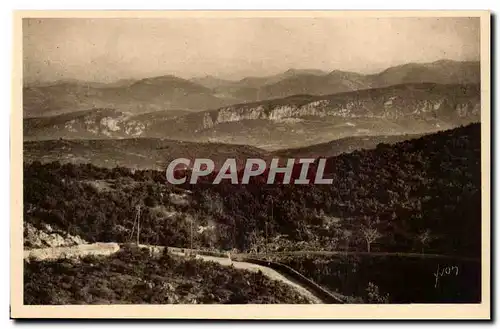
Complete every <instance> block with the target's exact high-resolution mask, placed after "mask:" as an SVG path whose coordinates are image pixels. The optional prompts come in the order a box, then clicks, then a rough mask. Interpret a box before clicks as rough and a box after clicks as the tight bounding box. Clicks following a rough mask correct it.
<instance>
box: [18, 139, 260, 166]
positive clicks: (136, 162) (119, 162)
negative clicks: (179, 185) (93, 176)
mask: <svg viewBox="0 0 500 329" xmlns="http://www.w3.org/2000/svg"><path fill="white" fill-rule="evenodd" d="M23 151H24V153H23V155H24V161H25V162H32V161H41V162H43V163H47V162H52V161H59V162H61V163H72V164H85V163H92V164H93V165H95V166H99V167H105V168H114V167H128V168H138V169H158V170H164V169H165V168H166V166H167V165H168V164H169V163H170V162H171V161H172V160H174V159H177V158H188V159H194V158H209V159H212V160H213V161H214V162H215V164H216V167H217V168H218V167H219V166H220V165H221V164H222V163H223V162H224V161H225V160H226V159H227V158H236V159H237V163H238V164H239V165H244V163H245V161H246V159H247V158H264V159H266V158H267V157H268V156H269V155H268V153H267V152H266V151H264V150H260V149H257V148H254V147H251V146H246V145H229V144H220V143H192V142H183V141H175V140H167V139H157V138H133V139H101V140H59V139H56V140H46V141H32V142H25V143H24V150H23Z"/></svg>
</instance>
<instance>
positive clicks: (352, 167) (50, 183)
mask: <svg viewBox="0 0 500 329" xmlns="http://www.w3.org/2000/svg"><path fill="white" fill-rule="evenodd" d="M480 145H481V143H480V125H479V124H472V125H469V126H466V127H462V128H457V129H454V130H449V131H445V132H440V133H437V134H433V135H428V136H424V137H422V138H419V139H414V140H410V141H405V142H401V143H397V144H395V145H393V146H390V145H385V144H379V145H378V146H377V148H376V149H374V150H369V151H355V152H353V153H350V154H344V155H340V156H337V157H334V158H331V159H329V160H328V163H327V169H326V172H327V175H328V177H330V178H333V182H334V183H333V184H331V185H306V186H304V185H302V186H301V185H279V184H277V185H266V184H263V183H262V182H261V180H262V178H261V177H258V178H257V179H255V180H253V181H251V183H250V184H248V185H232V184H229V182H227V181H224V180H223V183H221V184H219V185H212V184H208V183H207V184H203V183H199V184H196V185H189V184H185V185H184V186H182V188H184V189H186V190H188V192H190V193H187V192H185V191H183V190H182V189H179V188H178V187H174V186H172V185H168V184H165V173H164V172H162V171H153V170H142V171H141V170H136V171H132V170H130V169H127V168H114V169H105V168H98V167H95V166H92V165H72V164H64V165H61V164H59V163H49V164H40V163H39V162H34V163H31V164H25V167H24V204H25V220H26V221H28V222H31V223H33V224H34V225H35V226H40V224H41V223H48V224H51V225H55V226H56V227H57V228H59V229H62V230H67V231H68V233H70V234H73V235H74V234H78V235H80V236H81V237H82V238H84V239H86V240H87V241H90V242H92V241H116V242H126V241H127V240H128V239H129V236H130V230H131V228H132V226H133V221H134V217H135V213H136V206H137V205H138V204H143V205H144V206H145V207H144V209H143V212H142V224H141V226H142V230H141V237H140V239H141V242H142V243H152V244H162V245H175V246H181V247H189V246H190V239H189V237H190V230H191V223H194V224H193V225H194V230H195V234H194V237H193V239H194V245H195V247H213V248H218V249H229V248H238V249H240V250H243V251H258V250H259V249H260V251H262V249H263V248H266V249H269V248H274V249H276V250H286V249H316V250H318V249H319V250H321V249H323V250H349V251H391V252H420V253H438V254H449V255H461V256H470V257H477V258H478V257H479V255H480V245H481V236H480V232H481V230H480V228H481V212H480V210H481V194H480V186H481V181H480ZM207 179H208V180H210V178H207ZM199 226H205V227H206V228H210V229H207V230H205V231H204V232H202V233H196V232H197V230H198V227H199Z"/></svg>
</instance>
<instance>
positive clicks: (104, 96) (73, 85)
mask: <svg viewBox="0 0 500 329" xmlns="http://www.w3.org/2000/svg"><path fill="white" fill-rule="evenodd" d="M232 102H233V101H232V100H228V99H224V98H220V97H217V96H215V93H214V91H213V90H211V89H208V88H206V87H203V86H201V85H198V84H195V83H193V82H191V81H188V80H184V79H181V78H178V77H174V76H161V77H154V78H147V79H142V80H139V81H131V80H122V81H118V82H116V83H114V84H113V85H98V86H97V85H95V84H88V83H84V82H74V81H72V82H61V83H56V84H50V85H41V86H28V87H25V88H24V89H23V109H24V115H25V116H26V117H30V116H31V117H33V116H46V115H54V114H61V113H68V112H75V111H81V110H88V109H93V108H114V109H117V110H120V111H122V112H130V113H143V112H152V111H166V110H197V111H201V110H206V109H214V108H218V107H221V106H224V105H228V104H231V103H232Z"/></svg>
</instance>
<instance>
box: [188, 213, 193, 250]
mask: <svg viewBox="0 0 500 329" xmlns="http://www.w3.org/2000/svg"><path fill="white" fill-rule="evenodd" d="M189 222H190V223H191V225H190V226H191V251H193V220H190V221H189Z"/></svg>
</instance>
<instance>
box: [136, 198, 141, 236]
mask: <svg viewBox="0 0 500 329" xmlns="http://www.w3.org/2000/svg"><path fill="white" fill-rule="evenodd" d="M136 210H137V214H136V217H137V245H139V235H140V231H141V205H140V204H138V205H137V206H136Z"/></svg>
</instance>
